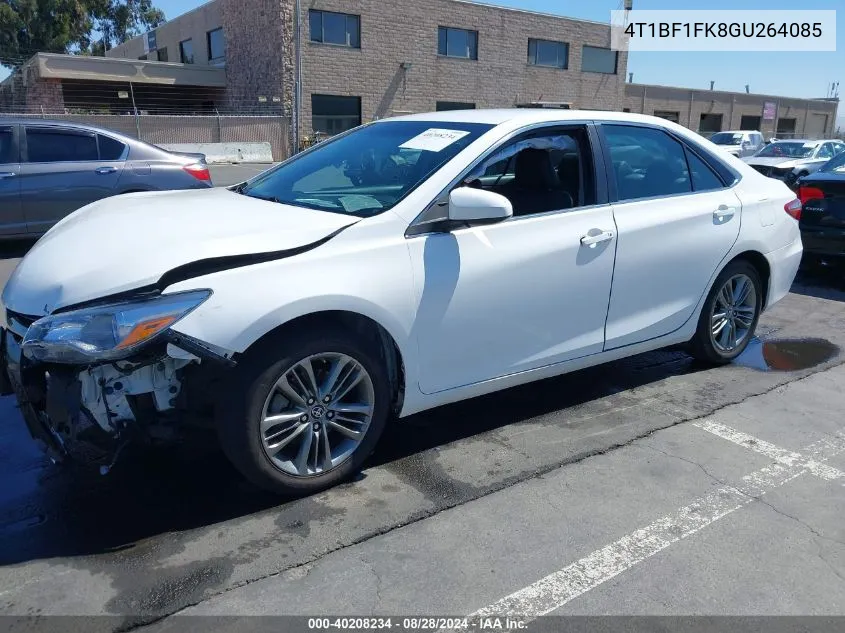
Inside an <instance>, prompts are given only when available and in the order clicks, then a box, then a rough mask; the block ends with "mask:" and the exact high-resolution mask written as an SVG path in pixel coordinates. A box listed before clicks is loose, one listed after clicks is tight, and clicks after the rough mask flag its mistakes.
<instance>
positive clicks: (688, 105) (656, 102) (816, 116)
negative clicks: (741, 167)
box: [623, 84, 838, 138]
mask: <svg viewBox="0 0 845 633" xmlns="http://www.w3.org/2000/svg"><path fill="white" fill-rule="evenodd" d="M766 102H774V103H775V104H777V112H776V119H775V120H772V121H765V120H763V119H762V114H763V106H764V104H765V103H766ZM623 104H624V105H623V107H625V108H628V109H630V111H631V112H639V113H642V114H655V112H659V111H668V112H678V113H679V119H680V120H679V123H680V124H681V125H684V126H686V127H688V128H690V129H692V130H696V131H698V129H699V123H700V120H701V115H702V114H705V113H709V114H721V115H722V130H735V129H740V124H741V121H742V117H743V115H748V116H757V117H760V118H761V120H760V132H762V133H763V135H764V136H766V137H769V136H774V135H775V133H776V130H777V129H778V127H777V124H778V121H779V120H781V119H795V136H798V137H802V136H814V137H819V138H821V137H828V136H831V135H832V134H833V132H834V130H835V121H836V111H837V106H838V102H837V101H831V100H824V99H790V98H786V97H774V96H769V95H758V94H746V93H741V92H725V91H721V90H693V89H688V88H674V87H670V86H651V85H645V84H625V97H624V101H623Z"/></svg>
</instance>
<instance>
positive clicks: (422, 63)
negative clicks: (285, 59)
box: [301, 0, 627, 134]
mask: <svg viewBox="0 0 845 633" xmlns="http://www.w3.org/2000/svg"><path fill="white" fill-rule="evenodd" d="M309 9H323V10H329V11H338V12H343V13H351V14H356V15H360V16H361V19H360V24H361V48H360V49H353V48H345V47H339V46H332V45H326V44H320V43H313V42H310V41H309V27H308V10H309ZM302 11H303V14H302V39H303V84H304V85H303V99H302V109H303V112H302V124H303V125H302V127H301V129H302V131H303V132H304V133H306V134H308V133H310V132H311V94H314V93H317V94H328V95H344V96H357V97H361V109H362V118H363V120H364V121H370V120H372V119H374V118H381V117H388V116H393V115H396V114H401V113H406V112H425V111H430V110H434V109H435V102H436V101H439V100H442V101H458V102H469V103H475V104H476V107H478V108H489V107H511V106H514V105H516V104H517V103H525V102H531V101H535V100H542V101H556V102H569V103H571V104H572V106H571V107H573V108H595V109H604V110H618V109H619V104H620V103H621V100H622V94H623V86H624V83H623V82H624V77H625V73H626V69H627V54H626V53H621V52H620V53H619V58H618V64H617V74H615V75H610V74H598V73H584V72H581V71H580V68H581V50H582V49H581V47H582V45H583V44H589V45H593V46H600V47H607V46H609V42H610V28H609V26H608V25H605V24H599V23H593V22H586V21H579V20H571V19H565V18H559V17H554V16H548V15H543V14H538V13H532V12H528V11H518V10H512V9H504V8H498V7H491V6H485V5H479V4H474V3H468V2H460V1H457V0H415V1H414V2H404V1H400V0H310V1H309V0H304V1H303V3H302ZM438 26H451V27H458V28H465V29H471V30H475V31H478V60H477V61H476V60H467V59H455V58H451V57H441V56H439V55H438V54H437V27H438ZM529 38H536V39H548V40H555V41H563V42H567V43H568V44H569V64H568V66H569V67H568V69H567V70H562V69H557V68H544V67H538V66H532V65H529V64H528V63H527V54H528V39H529ZM403 62H410V63H411V65H412V66H411V68H410V69H408V70H403V69H402V68H401V64H402V63H403Z"/></svg>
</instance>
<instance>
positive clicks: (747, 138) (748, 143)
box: [710, 130, 766, 158]
mask: <svg viewBox="0 0 845 633" xmlns="http://www.w3.org/2000/svg"><path fill="white" fill-rule="evenodd" d="M710 141H711V142H712V143H715V144H716V145H718V146H719V147H721V148H722V149H724V150H725V151H726V152H727V153H728V154H733V155H734V156H737V157H739V158H742V157H743V156H751V155H753V154H756V153H757V152H759V151H760V150H761V149H762V148H763V147H765V145H766V142H765V141H764V140H763V135H762V134H760V132H757V131H753V130H735V131H731V132H717V133H716V134H714V135H713V136H711V137H710Z"/></svg>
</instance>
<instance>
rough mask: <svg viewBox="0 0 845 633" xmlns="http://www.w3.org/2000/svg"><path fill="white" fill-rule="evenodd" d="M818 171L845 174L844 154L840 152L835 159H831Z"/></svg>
mask: <svg viewBox="0 0 845 633" xmlns="http://www.w3.org/2000/svg"><path fill="white" fill-rule="evenodd" d="M819 171H829V172H836V173H837V174H843V173H845V152H841V153H840V154H839V155H838V156H836V158H831V159H830V160H829V161H827V162H826V163H825V164H824V165H822V166H821V167H820V168H819Z"/></svg>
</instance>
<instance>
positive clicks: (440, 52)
mask: <svg viewBox="0 0 845 633" xmlns="http://www.w3.org/2000/svg"><path fill="white" fill-rule="evenodd" d="M449 31H463V32H464V33H466V34H467V43H468V44H469V45H468V51H467V53H468V54H467V55H450V54H449ZM441 33H442V34H443V37H445V39H443V41H441V39H442V38H441ZM470 38H472V40H473V41H472V43H470V41H471V40H470ZM478 40H479V37H478V31H475V30H473V29H465V28H461V27H459V26H443V25H439V26H438V27H437V56H438V57H448V58H450V59H468V60H470V61H476V62H477V61H478ZM441 44H443V46H441Z"/></svg>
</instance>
